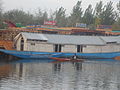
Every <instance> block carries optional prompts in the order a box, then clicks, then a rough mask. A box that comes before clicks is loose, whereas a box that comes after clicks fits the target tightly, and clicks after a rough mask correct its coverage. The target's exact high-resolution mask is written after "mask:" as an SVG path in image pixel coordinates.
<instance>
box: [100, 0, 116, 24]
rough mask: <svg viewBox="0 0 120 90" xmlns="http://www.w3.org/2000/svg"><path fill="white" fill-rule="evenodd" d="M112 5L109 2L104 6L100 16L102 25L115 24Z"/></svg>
mask: <svg viewBox="0 0 120 90" xmlns="http://www.w3.org/2000/svg"><path fill="white" fill-rule="evenodd" d="M112 5H113V2H111V1H110V2H108V3H107V5H105V6H104V8H103V11H102V13H101V15H100V18H101V24H102V25H112V24H113V23H114V22H115V19H116V13H115V11H114V8H113V6H112Z"/></svg>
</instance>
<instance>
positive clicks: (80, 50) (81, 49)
mask: <svg viewBox="0 0 120 90" xmlns="http://www.w3.org/2000/svg"><path fill="white" fill-rule="evenodd" d="M77 52H78V53H81V52H83V46H82V45H77Z"/></svg>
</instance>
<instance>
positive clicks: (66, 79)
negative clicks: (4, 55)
mask: <svg viewBox="0 0 120 90" xmlns="http://www.w3.org/2000/svg"><path fill="white" fill-rule="evenodd" d="M0 90H120V61H115V60H86V61H84V62H55V61H52V60H19V61H13V62H9V63H4V62H1V63H0Z"/></svg>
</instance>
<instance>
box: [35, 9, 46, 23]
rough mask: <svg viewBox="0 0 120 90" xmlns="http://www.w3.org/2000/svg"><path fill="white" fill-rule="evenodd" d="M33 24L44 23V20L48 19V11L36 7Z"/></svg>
mask: <svg viewBox="0 0 120 90" xmlns="http://www.w3.org/2000/svg"><path fill="white" fill-rule="evenodd" d="M34 20H35V24H41V25H43V24H44V21H45V20H48V13H47V12H46V11H44V12H43V11H42V10H41V9H38V12H37V13H36V15H35V17H34Z"/></svg>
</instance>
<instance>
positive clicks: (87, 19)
mask: <svg viewBox="0 0 120 90" xmlns="http://www.w3.org/2000/svg"><path fill="white" fill-rule="evenodd" d="M93 21H94V17H93V9H92V5H91V4H90V5H89V6H88V8H87V9H86V10H85V13H84V16H83V23H86V24H87V25H90V24H93Z"/></svg>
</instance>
